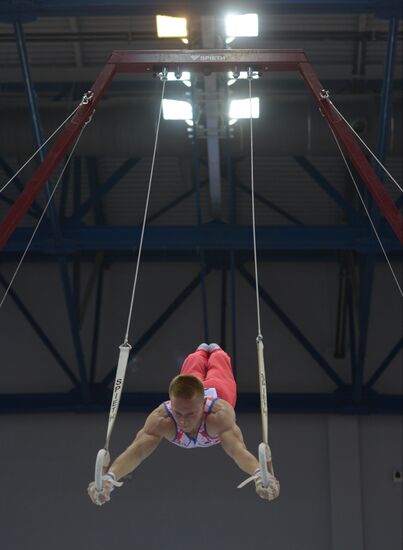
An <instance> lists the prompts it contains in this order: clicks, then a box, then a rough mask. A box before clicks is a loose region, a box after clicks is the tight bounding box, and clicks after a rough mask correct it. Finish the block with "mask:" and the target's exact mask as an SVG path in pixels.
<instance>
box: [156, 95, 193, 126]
mask: <svg viewBox="0 0 403 550" xmlns="http://www.w3.org/2000/svg"><path fill="white" fill-rule="evenodd" d="M162 116H163V117H164V120H186V121H188V120H191V121H193V109H192V105H191V103H189V102H188V101H179V100H176V99H163V100H162Z"/></svg>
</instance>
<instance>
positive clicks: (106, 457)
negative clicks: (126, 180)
mask: <svg viewBox="0 0 403 550" xmlns="http://www.w3.org/2000/svg"><path fill="white" fill-rule="evenodd" d="M159 77H160V80H161V81H162V91H161V100H160V106H159V113H158V120H157V127H156V131H155V140H154V150H153V156H152V161H151V169H150V176H149V180H148V189H147V198H146V204H145V208H144V217H143V224H142V228H141V236H140V244H139V250H138V254H137V262H136V270H135V274H134V281H133V288H132V295H131V300H130V307H129V314H128V318H127V326H126V333H125V338H124V341H123V344H121V345H120V346H119V360H118V366H117V369H116V375H115V383H114V387H113V392H112V401H111V406H110V411H109V419H108V427H107V431H106V438H105V444H104V447H103V448H102V449H100V450H99V451H98V454H97V458H96V462H95V489H96V491H98V492H101V491H102V485H103V472H104V471H105V468H107V467H108V466H109V463H110V454H109V443H110V439H111V435H112V431H113V427H114V425H115V420H116V417H117V413H118V409H119V403H120V398H121V396H122V390H123V383H124V379H125V375H126V369H127V363H128V360H129V354H130V350H131V349H132V347H131V345H130V344H129V332H130V325H131V322H132V314H133V306H134V298H135V294H136V288H137V279H138V273H139V267H140V259H141V252H142V249H143V240H144V231H145V226H146V221H147V214H148V206H149V202H150V195H151V185H152V180H153V175H154V165H155V157H156V153H157V145H158V137H159V130H160V123H161V115H162V104H163V99H164V94H165V84H166V81H167V80H168V69H167V68H166V67H165V68H164V69H163V71H162V72H161V73H160V74H159ZM114 485H116V486H120V485H122V482H117V481H114Z"/></svg>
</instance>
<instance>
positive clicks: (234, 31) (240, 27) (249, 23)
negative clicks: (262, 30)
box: [225, 13, 259, 44]
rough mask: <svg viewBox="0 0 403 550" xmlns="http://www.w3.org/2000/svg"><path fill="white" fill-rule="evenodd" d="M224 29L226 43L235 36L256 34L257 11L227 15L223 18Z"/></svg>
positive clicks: (257, 26) (257, 25)
mask: <svg viewBox="0 0 403 550" xmlns="http://www.w3.org/2000/svg"><path fill="white" fill-rule="evenodd" d="M225 31H226V35H227V37H228V38H227V40H226V42H227V44H229V43H230V42H232V40H233V39H234V37H236V36H258V35H259V18H258V15H257V13H244V14H242V15H234V14H231V15H227V17H226V18H225Z"/></svg>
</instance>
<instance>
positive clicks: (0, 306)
mask: <svg viewBox="0 0 403 550" xmlns="http://www.w3.org/2000/svg"><path fill="white" fill-rule="evenodd" d="M77 109H78V107H77ZM77 109H76V110H77ZM70 116H72V115H70ZM90 121H91V118H90V119H89V120H87V122H86V123H85V125H84V126H83V127H82V128H81V131H80V133H79V135H78V136H77V139H76V141H75V143H74V145H73V148H72V150H71V151H70V154H69V156H68V157H67V160H66V162H65V164H64V166H63V170H62V171H61V172H60V175H59V177H58V179H57V181H56V183H55V185H54V187H53V189H52V192H51V194H50V195H49V198H48V200H47V202H46V204H45V207H44V209H43V211H42V214H41V215H40V218H39V220H38V223H37V224H36V226H35V228H34V230H33V232H32V235H31V237H30V239H29V241H28V244H27V246H26V247H25V250H24V252H23V254H22V256H21V259H20V261H19V262H18V265H17V267H16V269H15V271H14V274H13V276H12V277H11V280H10V282H9V284H8V287H7V288H6V291H5V293H4V295H3V298H2V300H1V302H0V309H1V308H2V306H3V304H4V301H5V299H6V298H7V295H8V293H9V291H10V289H11V287H12V285H13V282H14V280H15V278H16V276H17V274H18V272H19V270H20V267H21V265H22V263H23V261H24V259H25V256H26V255H27V253H28V250H29V248H30V246H31V244H32V241H33V240H34V237H35V235H36V233H37V231H38V229H39V226H40V224H41V222H42V220H43V218H44V216H45V214H46V210H47V209H48V207H49V205H50V203H51V201H52V198H53V195H54V194H55V192H56V189H57V187H58V185H59V183H60V180H61V179H62V177H63V175H64V173H65V171H66V169H67V166H68V165H69V163H70V160H71V157H72V156H73V154H74V151H75V149H76V147H77V145H78V142H79V141H80V138H81V136H82V134H83V132H84V130H85V128H86V127H87V125H88V123H89V122H90ZM63 124H64V123H63ZM52 135H53V134H52ZM49 139H50V138H49ZM49 139H48V140H47V141H49ZM46 143H47V142H46V141H45V143H44V144H43V145H42V147H43V146H44V145H45V144H46ZM38 151H39V149H38ZM38 151H37V152H38ZM31 158H32V157H31ZM17 174H18V172H17ZM17 174H15V175H17ZM14 177H15V176H14ZM10 181H11V180H10Z"/></svg>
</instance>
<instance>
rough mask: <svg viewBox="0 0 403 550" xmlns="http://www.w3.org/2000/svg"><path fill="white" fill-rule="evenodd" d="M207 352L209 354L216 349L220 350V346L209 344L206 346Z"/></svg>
mask: <svg viewBox="0 0 403 550" xmlns="http://www.w3.org/2000/svg"><path fill="white" fill-rule="evenodd" d="M207 347H208V352H209V353H213V351H215V350H216V349H221V348H220V346H219V345H218V344H214V343H213V344H209V345H208V346H207Z"/></svg>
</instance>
